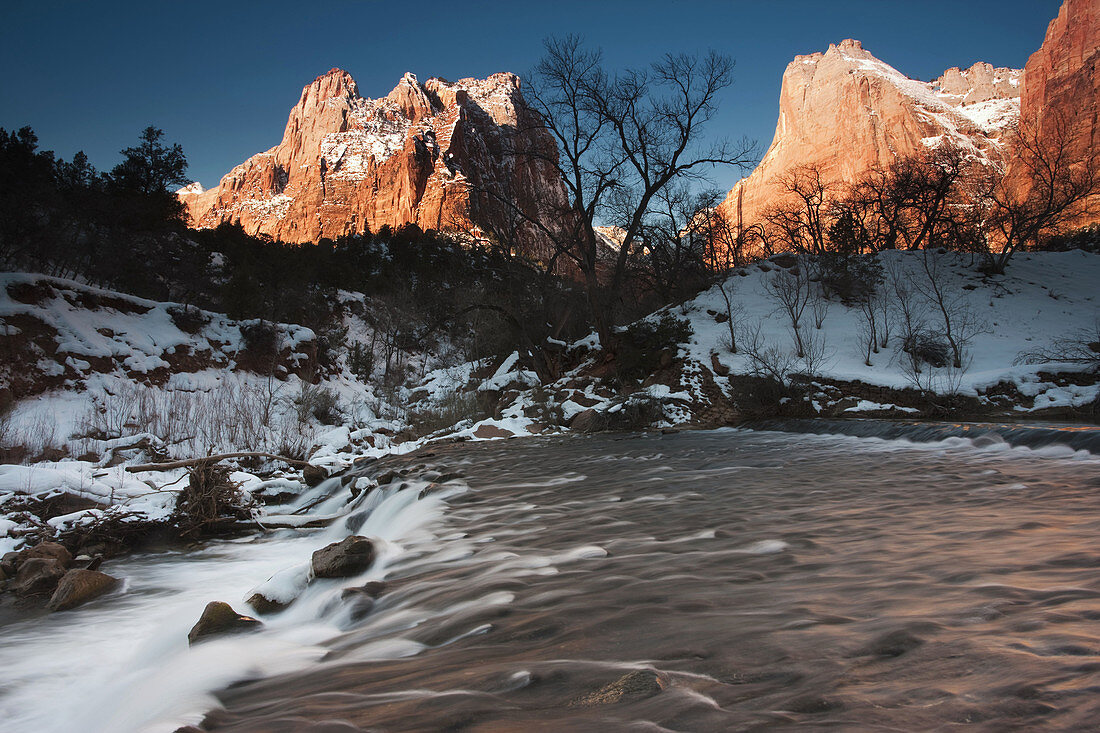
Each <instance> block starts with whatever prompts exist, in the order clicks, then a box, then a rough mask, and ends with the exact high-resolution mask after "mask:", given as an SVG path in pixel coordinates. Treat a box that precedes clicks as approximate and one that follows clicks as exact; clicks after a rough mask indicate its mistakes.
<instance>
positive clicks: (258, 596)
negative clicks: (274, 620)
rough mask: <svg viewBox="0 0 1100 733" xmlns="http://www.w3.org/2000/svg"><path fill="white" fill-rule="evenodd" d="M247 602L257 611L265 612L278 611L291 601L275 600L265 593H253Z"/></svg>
mask: <svg viewBox="0 0 1100 733" xmlns="http://www.w3.org/2000/svg"><path fill="white" fill-rule="evenodd" d="M245 603H247V604H248V605H250V606H252V608H254V609H255V610H256V613H264V614H268V613H278V612H279V611H282V610H284V609H285V608H286V607H287V606H289V605H290V604H289V603H282V602H280V601H273V600H271V599H270V598H268V597H267V596H265V595H264V594H263V593H253V594H252V595H251V596H250V597H249V599H248V600H247V601H245Z"/></svg>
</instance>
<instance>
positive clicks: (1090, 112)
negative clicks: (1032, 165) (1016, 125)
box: [1009, 0, 1100, 224]
mask: <svg viewBox="0 0 1100 733" xmlns="http://www.w3.org/2000/svg"><path fill="white" fill-rule="evenodd" d="M1020 123H1021V126H1022V127H1027V126H1033V127H1034V128H1035V129H1037V130H1038V131H1039V134H1040V140H1042V139H1044V138H1048V139H1049V138H1050V137H1052V136H1057V135H1060V134H1061V133H1059V132H1058V131H1057V127H1059V126H1060V125H1062V124H1065V125H1067V126H1068V129H1067V130H1066V133H1067V134H1068V136H1067V138H1066V139H1067V143H1068V145H1067V151H1066V152H1067V154H1068V157H1069V159H1070V160H1075V161H1080V160H1083V159H1085V158H1086V157H1087V156H1089V155H1090V154H1091V155H1096V154H1097V151H1100V0H1065V2H1063V3H1062V7H1061V8H1060V9H1059V11H1058V17H1056V18H1055V19H1054V20H1052V21H1051V22H1050V24H1049V25H1048V26H1047V32H1046V37H1045V38H1044V39H1043V45H1042V46H1041V47H1040V48H1039V50H1038V51H1036V52H1035V53H1033V54H1031V57H1030V58H1028V60H1027V65H1026V66H1025V67H1024V81H1023V91H1022V98H1021V101H1020ZM1021 174H1022V172H1021V171H1019V170H1017V169H1015V167H1013V166H1010V168H1009V177H1010V180H1011V179H1013V178H1015V177H1017V176H1020V175H1021ZM1097 220H1100V196H1098V197H1094V199H1093V200H1092V201H1091V202H1090V205H1089V206H1088V208H1087V210H1086V211H1085V212H1084V214H1083V216H1082V217H1081V221H1080V222H1079V223H1081V224H1084V223H1088V222H1093V221H1097Z"/></svg>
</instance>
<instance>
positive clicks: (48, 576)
mask: <svg viewBox="0 0 1100 733" xmlns="http://www.w3.org/2000/svg"><path fill="white" fill-rule="evenodd" d="M64 575H65V566H64V565H62V564H61V562H60V561H59V560H55V559H53V558H49V557H32V558H30V559H29V560H24V561H23V562H22V564H20V566H19V570H18V571H17V572H16V574H15V579H14V580H13V581H11V583H10V584H9V585H8V590H10V591H12V592H14V593H18V594H19V595H21V596H35V595H40V594H46V593H53V590H54V588H56V587H57V583H58V581H60V580H61V578H62V577H63V576H64Z"/></svg>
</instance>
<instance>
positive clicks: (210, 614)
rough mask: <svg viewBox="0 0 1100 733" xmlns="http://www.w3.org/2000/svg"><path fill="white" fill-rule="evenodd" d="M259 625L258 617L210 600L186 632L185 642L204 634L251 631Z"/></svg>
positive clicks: (199, 637) (193, 640) (200, 637)
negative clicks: (238, 611)
mask: <svg viewBox="0 0 1100 733" xmlns="http://www.w3.org/2000/svg"><path fill="white" fill-rule="evenodd" d="M261 626H263V624H262V623H261V622H260V621H259V620H258V619H254V618H252V617H251V616H245V615H243V614H240V613H237V612H236V611H234V610H233V607H232V606H230V605H229V604H228V603H225V602H223V601H210V603H207V604H206V608H205V609H203V612H202V616H200V617H199V620H198V622H197V623H196V624H195V625H194V626H192V627H191V631H190V632H189V633H188V634H187V642H188V643H189V644H194V643H195V642H197V641H198V640H199V639H202V638H203V637H205V636H212V635H214V634H231V633H237V632H241V631H251V630H253V629H258V628H260V627H261Z"/></svg>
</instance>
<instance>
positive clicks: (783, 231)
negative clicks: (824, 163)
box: [764, 165, 837, 254]
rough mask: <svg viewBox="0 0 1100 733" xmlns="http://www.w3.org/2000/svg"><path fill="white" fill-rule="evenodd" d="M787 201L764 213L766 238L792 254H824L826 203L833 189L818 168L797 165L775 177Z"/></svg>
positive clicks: (827, 224)
mask: <svg viewBox="0 0 1100 733" xmlns="http://www.w3.org/2000/svg"><path fill="white" fill-rule="evenodd" d="M779 184H780V186H781V187H782V189H783V190H784V191H785V192H786V194H787V195H786V197H785V198H786V199H788V201H787V202H786V203H783V204H778V205H774V206H771V207H769V208H768V209H767V210H765V212H764V219H765V222H766V225H765V226H766V229H767V230H768V233H769V236H770V237H772V238H775V239H778V240H779V242H780V243H781V244H782V245H783V246H785V248H786V249H787V250H789V251H792V252H806V253H810V254H821V253H823V252H825V251H827V249H828V247H827V246H826V232H828V230H829V225H830V217H829V213H830V210H829V206H828V202H829V200H830V197H831V196H832V195H834V194H835V193H836V189H837V186H836V184H834V183H830V182H827V181H826V180H825V178H824V177H823V175H822V173H821V168H819V167H818V166H815V165H801V166H798V167H797V168H795V169H794V170H793V171H791V172H790V173H787V174H784V175H782V176H780V177H779Z"/></svg>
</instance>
